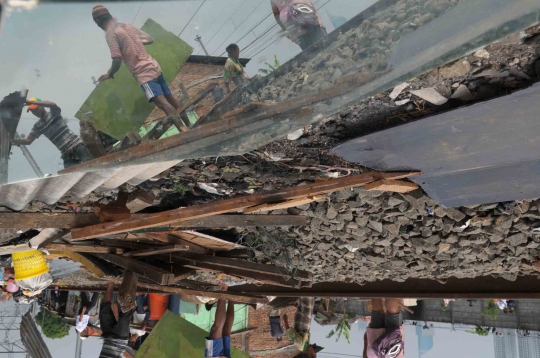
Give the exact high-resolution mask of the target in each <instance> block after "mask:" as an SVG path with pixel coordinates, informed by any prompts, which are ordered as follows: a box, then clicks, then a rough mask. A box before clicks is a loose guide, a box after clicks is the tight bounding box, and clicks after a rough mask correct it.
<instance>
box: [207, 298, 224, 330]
mask: <svg viewBox="0 0 540 358" xmlns="http://www.w3.org/2000/svg"><path fill="white" fill-rule="evenodd" d="M226 303H227V301H225V300H218V303H217V309H216V318H215V320H214V325H213V326H212V328H211V329H210V339H219V338H223V327H224V326H225V322H226V320H227V312H226V309H225V305H226Z"/></svg>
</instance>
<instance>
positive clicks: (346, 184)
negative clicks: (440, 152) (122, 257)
mask: <svg viewBox="0 0 540 358" xmlns="http://www.w3.org/2000/svg"><path fill="white" fill-rule="evenodd" d="M418 174H420V173H418V172H399V173H379V172H371V173H365V174H360V175H354V176H347V177H344V178H340V179H333V180H327V181H324V182H317V183H314V184H307V185H302V186H296V187H293V188H285V189H281V190H275V191H271V192H263V193H260V194H255V195H248V196H239V197H236V198H232V199H225V200H220V201H217V202H213V203H208V204H201V205H195V206H190V207H187V208H180V209H175V210H170V211H166V212H163V213H159V214H152V215H147V216H144V217H143V218H141V219H132V220H125V221H117V222H112V223H103V224H99V225H93V226H88V227H85V228H80V229H73V230H72V238H73V239H78V240H85V239H90V238H93V237H98V236H103V235H110V234H117V233H121V232H126V231H131V230H138V229H144V228H149V227H154V226H160V225H168V224H172V223H178V222H179V221H183V220H188V219H190V220H191V219H198V218H203V217H207V216H213V215H219V214H224V213H228V212H232V211H238V210H243V209H246V208H249V207H252V206H255V205H261V204H268V203H276V202H281V201H284V200H293V199H297V198H304V197H307V196H310V195H312V196H314V195H321V194H328V193H331V192H334V191H339V190H344V189H349V188H354V187H357V186H362V185H365V184H368V183H371V182H374V181H377V180H381V179H401V178H406V177H408V176H411V175H418Z"/></svg>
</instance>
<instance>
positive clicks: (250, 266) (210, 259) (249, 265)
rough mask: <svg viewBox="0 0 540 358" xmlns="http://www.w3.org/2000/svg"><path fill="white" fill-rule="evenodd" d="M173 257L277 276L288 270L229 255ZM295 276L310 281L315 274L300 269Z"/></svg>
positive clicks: (174, 255)
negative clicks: (232, 257) (228, 256)
mask: <svg viewBox="0 0 540 358" xmlns="http://www.w3.org/2000/svg"><path fill="white" fill-rule="evenodd" d="M172 258H173V259H174V260H177V259H178V260H180V261H181V262H185V260H189V261H190V262H196V263H205V264H211V265H216V266H222V267H229V268H233V269H241V270H244V271H251V272H256V273H260V274H267V275H272V276H277V277H283V275H284V273H285V272H287V271H286V270H285V269H284V268H278V267H276V266H275V265H264V264H259V263H255V262H250V261H245V260H238V259H230V258H227V257H217V256H210V255H200V254H194V253H184V252H177V253H174V254H172ZM190 265H191V264H190ZM295 277H296V279H297V280H302V281H308V282H311V281H313V274H312V273H310V272H307V271H302V270H298V271H297V272H296V273H295Z"/></svg>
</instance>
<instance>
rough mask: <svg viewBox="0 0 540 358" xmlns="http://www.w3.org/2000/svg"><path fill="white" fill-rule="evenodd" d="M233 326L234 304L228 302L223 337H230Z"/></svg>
mask: <svg viewBox="0 0 540 358" xmlns="http://www.w3.org/2000/svg"><path fill="white" fill-rule="evenodd" d="M233 325H234V303H232V302H229V305H228V306H227V319H226V320H225V325H224V326H223V337H230V336H231V332H232V327H233Z"/></svg>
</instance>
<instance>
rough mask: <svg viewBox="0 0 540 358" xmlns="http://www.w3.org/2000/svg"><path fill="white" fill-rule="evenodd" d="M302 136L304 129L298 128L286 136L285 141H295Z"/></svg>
mask: <svg viewBox="0 0 540 358" xmlns="http://www.w3.org/2000/svg"><path fill="white" fill-rule="evenodd" d="M303 135H304V128H300V129H298V130H295V131H294V132H291V133H289V134H287V139H288V140H297V139H298V138H300V137H301V136H303Z"/></svg>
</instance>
